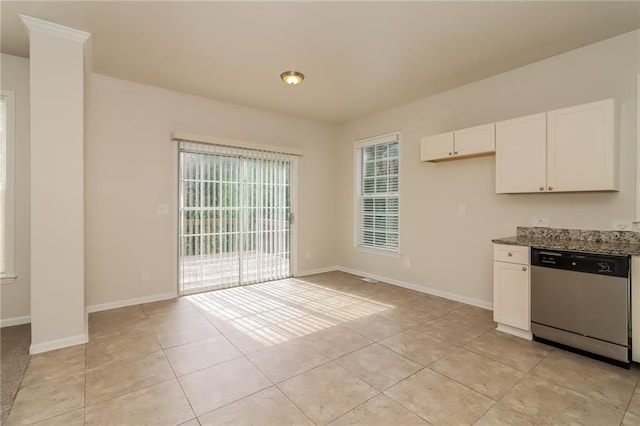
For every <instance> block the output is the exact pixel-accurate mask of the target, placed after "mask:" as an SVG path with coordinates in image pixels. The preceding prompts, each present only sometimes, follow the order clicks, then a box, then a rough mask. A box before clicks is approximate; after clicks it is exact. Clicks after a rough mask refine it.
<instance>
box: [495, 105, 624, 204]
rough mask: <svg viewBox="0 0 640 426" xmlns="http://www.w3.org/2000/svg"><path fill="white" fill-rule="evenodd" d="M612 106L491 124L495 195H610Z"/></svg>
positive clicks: (612, 180)
mask: <svg viewBox="0 0 640 426" xmlns="http://www.w3.org/2000/svg"><path fill="white" fill-rule="evenodd" d="M615 153H616V152H615V126H614V101H613V99H608V100H605V101H599V102H593V103H590V104H585V105H579V106H576V107H571V108H563V109H559V110H555V111H550V112H547V113H542V114H535V115H531V116H528V117H522V118H516V119H514V120H507V121H502V122H499V123H496V192H497V193H518V192H572V191H615V190H616V170H615V164H616V155H615Z"/></svg>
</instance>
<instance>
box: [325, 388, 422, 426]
mask: <svg viewBox="0 0 640 426" xmlns="http://www.w3.org/2000/svg"><path fill="white" fill-rule="evenodd" d="M369 386H371V385H369ZM374 389H375V390H376V391H377V392H378V393H376V394H375V395H373V396H372V397H371V398H369V399H367V400H366V401H364V402H363V403H361V404H358V405H356V406H355V407H353V408H352V409H351V410H349V411H347V412H346V413H343V414H340V415H339V416H337V417H335V418H333V419H331V420H329V421H328V422H326V423H325V425H328V424H330V423H332V422H335V421H336V420H338V419H339V418H341V417H344V416H346V415H347V414H349V413H350V412H352V411H355V410H356V409H358V408H360V407H362V406H363V405H365V404H366V403H367V402H369V401H371V400H372V399H374V398H377V397H379V396H380V395H384V393H383V392H382V391H379V390H378V389H376V388H374ZM385 396H386V395H385ZM411 412H413V411H411Z"/></svg>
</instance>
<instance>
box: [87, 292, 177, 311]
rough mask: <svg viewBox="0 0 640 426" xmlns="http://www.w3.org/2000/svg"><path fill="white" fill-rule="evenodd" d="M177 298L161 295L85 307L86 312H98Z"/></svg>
mask: <svg viewBox="0 0 640 426" xmlns="http://www.w3.org/2000/svg"><path fill="white" fill-rule="evenodd" d="M175 297H178V294H177V293H162V294H155V295H153V296H145V297H138V298H135V299H126V300H118V301H117V302H109V303H100V304H97V305H89V306H87V308H86V309H87V312H88V313H92V312H100V311H107V310H109V309H116V308H124V307H126V306H133V305H141V304H143V303H151V302H159V301H161V300H167V299H173V298H175Z"/></svg>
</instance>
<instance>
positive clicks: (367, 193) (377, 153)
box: [356, 134, 400, 253]
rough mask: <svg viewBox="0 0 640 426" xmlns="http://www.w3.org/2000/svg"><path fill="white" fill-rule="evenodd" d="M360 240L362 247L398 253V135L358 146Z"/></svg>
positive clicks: (361, 142)
mask: <svg viewBox="0 0 640 426" xmlns="http://www.w3.org/2000/svg"><path fill="white" fill-rule="evenodd" d="M356 163H357V164H356V170H357V178H356V179H357V182H356V187H357V200H356V203H357V219H356V220H357V223H356V229H357V237H356V238H357V241H356V244H357V245H358V246H359V247H362V248H368V249H378V250H384V251H387V252H391V253H398V252H399V250H400V245H399V238H398V237H399V216H400V215H399V176H400V145H399V135H398V134H392V135H386V136H382V137H377V138H372V139H367V140H364V141H360V142H358V143H357V144H356Z"/></svg>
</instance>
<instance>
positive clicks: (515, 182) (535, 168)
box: [496, 113, 547, 193]
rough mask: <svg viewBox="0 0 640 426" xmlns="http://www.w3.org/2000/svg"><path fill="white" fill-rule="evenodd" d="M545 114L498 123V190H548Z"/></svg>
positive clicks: (507, 191)
mask: <svg viewBox="0 0 640 426" xmlns="http://www.w3.org/2000/svg"><path fill="white" fill-rule="evenodd" d="M546 139H547V125H546V114H545V113H542V114H535V115H530V116H527V117H521V118H516V119H513V120H507V121H500V122H498V123H496V192H497V193H515V192H541V191H545V190H546V186H547V185H546V161H547V155H546Z"/></svg>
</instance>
